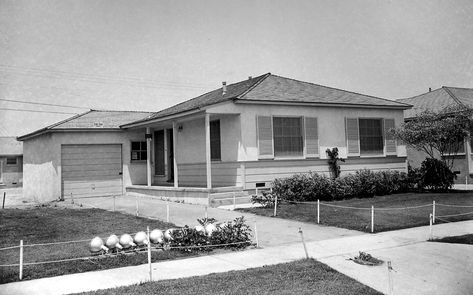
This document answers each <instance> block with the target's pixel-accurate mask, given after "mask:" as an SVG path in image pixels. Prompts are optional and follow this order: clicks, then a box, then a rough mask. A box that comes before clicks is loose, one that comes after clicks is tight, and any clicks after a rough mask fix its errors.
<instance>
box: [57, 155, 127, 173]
mask: <svg viewBox="0 0 473 295" xmlns="http://www.w3.org/2000/svg"><path fill="white" fill-rule="evenodd" d="M100 163H101V164H97V159H90V158H88V159H65V160H64V161H63V163H62V167H65V166H77V165H82V164H85V165H102V164H117V165H121V164H122V159H121V158H120V157H114V158H106V157H102V161H100ZM63 170H64V168H63Z"/></svg>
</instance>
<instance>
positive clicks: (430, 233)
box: [429, 213, 433, 240]
mask: <svg viewBox="0 0 473 295" xmlns="http://www.w3.org/2000/svg"><path fill="white" fill-rule="evenodd" d="M432 219H433V218H432V213H431V214H430V216H429V240H432V239H433V235H432Z"/></svg>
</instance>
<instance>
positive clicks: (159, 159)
mask: <svg viewBox="0 0 473 295" xmlns="http://www.w3.org/2000/svg"><path fill="white" fill-rule="evenodd" d="M164 157H165V153H164V130H158V131H155V132H154V174H155V175H164V171H165V162H164Z"/></svg>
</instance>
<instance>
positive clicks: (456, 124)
mask: <svg viewBox="0 0 473 295" xmlns="http://www.w3.org/2000/svg"><path fill="white" fill-rule="evenodd" d="M472 115H473V111H472V110H471V109H469V108H466V107H463V106H453V107H447V108H444V109H442V110H441V111H439V112H434V111H430V110H427V111H424V112H422V113H420V114H419V115H418V116H417V117H416V118H414V119H413V120H411V121H408V122H406V123H404V124H403V125H402V126H401V127H400V128H398V129H396V130H394V131H393V134H394V136H395V137H396V138H397V139H400V140H402V141H403V142H405V143H406V144H407V145H409V146H411V147H413V148H415V149H416V150H419V151H424V152H425V153H427V155H428V156H429V157H430V158H432V159H435V158H436V153H438V154H439V155H440V160H442V161H443V162H444V163H445V164H446V165H447V167H448V168H449V169H452V167H453V162H454V160H455V157H454V156H455V155H456V154H457V153H458V151H459V150H460V148H461V146H462V145H463V144H464V140H465V139H466V138H468V136H469V135H470V134H472V133H473V132H472V131H473V116H472ZM447 155H449V156H450V157H446V156H447Z"/></svg>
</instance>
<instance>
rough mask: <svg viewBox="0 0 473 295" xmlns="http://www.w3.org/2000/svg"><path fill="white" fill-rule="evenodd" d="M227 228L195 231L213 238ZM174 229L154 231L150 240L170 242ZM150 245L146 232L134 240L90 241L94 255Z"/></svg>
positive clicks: (112, 237)
mask: <svg viewBox="0 0 473 295" xmlns="http://www.w3.org/2000/svg"><path fill="white" fill-rule="evenodd" d="M226 226H227V223H221V224H219V225H218V228H217V227H216V226H215V225H214V224H213V223H209V224H207V225H206V226H205V227H204V226H202V225H197V226H195V227H194V228H195V230H196V231H197V232H200V233H202V234H205V235H207V236H209V237H210V236H212V233H214V232H215V231H217V230H218V229H223V228H225V227H226ZM173 231H174V229H167V230H166V231H164V233H163V231H161V230H159V229H154V230H152V231H151V232H150V234H149V239H150V241H151V243H153V244H163V243H164V242H170V241H171V240H172V239H173V238H172V232H173ZM147 245H148V237H147V235H146V233H145V232H144V231H140V232H137V233H136V234H135V236H134V238H132V237H131V235H129V234H123V235H121V236H120V238H118V236H117V235H115V234H112V235H110V236H109V237H108V238H107V240H106V241H105V243H104V242H103V240H102V238H100V237H95V238H93V239H92V240H91V241H90V244H89V249H90V252H92V253H98V252H101V251H105V252H108V251H109V250H114V249H118V250H122V249H129V248H132V247H137V246H147Z"/></svg>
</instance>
